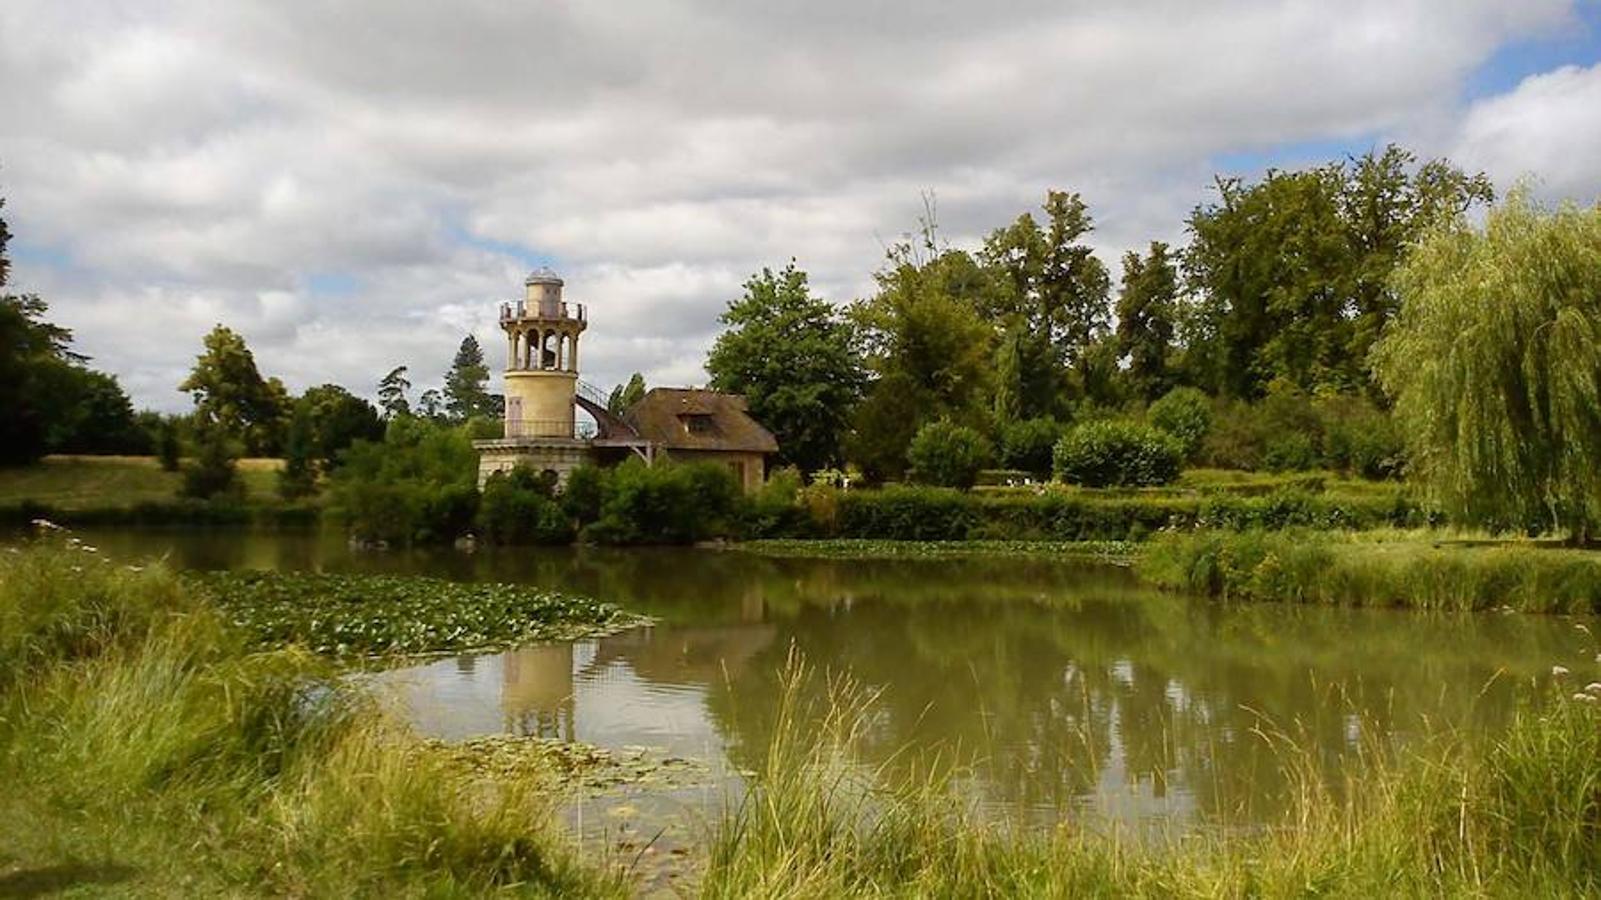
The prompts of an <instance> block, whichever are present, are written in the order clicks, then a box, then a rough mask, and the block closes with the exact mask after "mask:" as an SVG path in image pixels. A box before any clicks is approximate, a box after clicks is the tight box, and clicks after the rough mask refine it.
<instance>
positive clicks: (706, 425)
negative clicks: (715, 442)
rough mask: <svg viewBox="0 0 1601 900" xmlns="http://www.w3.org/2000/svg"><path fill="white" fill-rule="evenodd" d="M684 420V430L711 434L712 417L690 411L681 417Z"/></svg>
mask: <svg viewBox="0 0 1601 900" xmlns="http://www.w3.org/2000/svg"><path fill="white" fill-rule="evenodd" d="M681 418H682V419H683V420H684V430H685V431H687V432H689V433H690V434H711V433H712V432H713V431H715V430H716V429H714V428H713V427H712V417H711V416H709V415H705V414H702V413H691V414H688V415H685V416H682V417H681Z"/></svg>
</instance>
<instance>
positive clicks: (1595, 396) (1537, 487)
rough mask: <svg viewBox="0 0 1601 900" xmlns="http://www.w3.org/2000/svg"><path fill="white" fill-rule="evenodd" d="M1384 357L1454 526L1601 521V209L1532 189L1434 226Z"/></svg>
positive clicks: (1580, 534)
mask: <svg viewBox="0 0 1601 900" xmlns="http://www.w3.org/2000/svg"><path fill="white" fill-rule="evenodd" d="M1395 285H1396V288H1397V291H1398V293H1399V294H1400V296H1401V298H1402V309H1401V314H1400V317H1399V318H1398V319H1397V320H1396V321H1394V322H1393V323H1391V327H1390V328H1389V329H1388V330H1387V331H1386V334H1385V337H1384V339H1383V340H1382V341H1381V342H1380V343H1379V345H1378V346H1377V347H1376V348H1375V350H1374V354H1373V365H1374V371H1375V373H1376V374H1377V375H1378V378H1379V380H1380V383H1381V384H1382V385H1383V387H1384V389H1385V391H1386V392H1388V393H1389V395H1390V396H1391V397H1392V398H1393V399H1394V401H1395V411H1396V418H1397V421H1398V422H1399V423H1400V424H1401V427H1402V429H1403V430H1404V432H1405V433H1406V435H1407V442H1408V445H1409V449H1410V451H1411V454H1412V457H1411V458H1412V467H1413V470H1414V472H1415V474H1416V475H1417V476H1419V477H1420V478H1421V479H1422V480H1423V481H1424V482H1425V483H1426V484H1427V485H1428V487H1429V489H1430V491H1431V492H1432V493H1433V495H1434V497H1435V499H1436V500H1438V501H1439V502H1440V503H1441V504H1442V505H1443V506H1444V507H1445V509H1446V511H1447V512H1448V513H1449V514H1451V515H1452V516H1453V518H1454V520H1455V521H1457V522H1460V523H1462V524H1467V525H1483V526H1488V527H1491V528H1496V529H1500V528H1507V527H1524V526H1534V525H1548V526H1549V527H1550V528H1551V529H1552V530H1553V531H1557V532H1560V531H1566V532H1567V534H1568V535H1569V536H1570V538H1572V539H1574V540H1576V541H1580V542H1587V541H1589V540H1590V539H1592V538H1593V537H1595V536H1596V535H1597V534H1598V531H1601V530H1598V528H1597V525H1598V523H1601V207H1597V208H1593V209H1579V208H1576V207H1572V206H1566V207H1563V208H1561V209H1559V210H1556V211H1550V210H1546V209H1542V208H1540V207H1538V206H1536V205H1535V204H1534V203H1533V202H1532V201H1530V200H1529V198H1528V197H1527V195H1526V194H1524V193H1522V192H1517V193H1514V194H1513V195H1512V196H1511V197H1509V198H1508V199H1507V201H1506V202H1505V203H1504V204H1503V205H1501V206H1500V207H1498V208H1496V209H1494V210H1492V211H1491V212H1490V214H1489V216H1488V218H1487V220H1486V222H1485V224H1484V227H1483V228H1482V229H1476V228H1473V227H1471V226H1469V225H1468V224H1467V223H1465V222H1463V221H1457V222H1454V223H1451V224H1448V225H1446V226H1443V227H1442V228H1440V229H1438V230H1436V231H1434V232H1433V233H1431V234H1430V235H1429V236H1428V237H1427V238H1425V239H1424V240H1423V241H1422V242H1421V243H1420V245H1419V246H1418V247H1416V248H1415V249H1414V250H1413V252H1412V254H1411V255H1410V257H1409V258H1408V260H1407V262H1405V263H1404V264H1403V265H1402V266H1401V267H1400V268H1399V270H1398V271H1397V273H1396V282H1395Z"/></svg>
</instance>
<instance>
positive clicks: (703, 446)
mask: <svg viewBox="0 0 1601 900" xmlns="http://www.w3.org/2000/svg"><path fill="white" fill-rule="evenodd" d="M623 418H624V419H625V420H627V422H628V424H629V425H632V426H633V427H634V430H635V431H637V432H639V436H640V437H642V438H644V439H646V440H648V441H650V442H651V443H653V444H657V445H659V446H662V447H666V448H667V449H668V450H729V451H742V452H749V453H776V452H778V440H777V439H776V438H774V437H773V433H772V432H770V431H768V430H767V429H766V428H763V427H762V424H761V423H760V422H758V421H756V420H755V419H753V418H751V415H750V412H749V411H748V409H747V407H746V406H745V398H744V397H741V396H740V395H738V394H725V393H723V392H722V391H706V390H696V389H693V388H651V389H650V391H648V392H647V393H646V394H645V396H644V397H642V398H640V400H639V402H637V403H635V404H634V405H633V406H630V407H629V408H628V410H627V411H626V412H624V413H623Z"/></svg>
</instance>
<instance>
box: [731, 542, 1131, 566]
mask: <svg viewBox="0 0 1601 900" xmlns="http://www.w3.org/2000/svg"><path fill="white" fill-rule="evenodd" d="M732 546H733V547H734V548H735V549H738V550H741V551H743V552H746V553H756V554H760V555H762V556H774V557H798V558H810V559H973V558H995V557H1001V558H1017V559H1083V560H1090V561H1094V562H1107V563H1115V564H1119V565H1124V564H1127V563H1128V562H1130V561H1131V560H1133V558H1134V557H1135V555H1136V554H1137V552H1138V545H1136V544H1132V543H1129V542H1128V541H874V540H857V539H853V538H833V539H821V540H792V539H791V540H786V539H770V540H758V541H744V542H741V543H738V544H734V545H732Z"/></svg>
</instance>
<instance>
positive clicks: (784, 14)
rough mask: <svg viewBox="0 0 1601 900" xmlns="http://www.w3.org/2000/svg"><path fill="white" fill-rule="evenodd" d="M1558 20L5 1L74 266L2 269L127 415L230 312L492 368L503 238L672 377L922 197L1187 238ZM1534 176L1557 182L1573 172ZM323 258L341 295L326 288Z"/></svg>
mask: <svg viewBox="0 0 1601 900" xmlns="http://www.w3.org/2000/svg"><path fill="white" fill-rule="evenodd" d="M1570 14H1571V13H1570V4H1569V3H1568V2H1567V0H1532V2H1526V3H1520V4H1505V3H1500V2H1494V0H1469V2H1452V3H1447V2H1443V0H1434V2H1426V0H1398V2H1396V0H1390V2H1380V0H1363V2H1357V3H1353V4H1343V5H1340V6H1338V7H1336V6H1334V5H1325V4H1264V3H1258V2H1248V0H1234V2H1228V3H1223V4H1206V5H1204V6H1203V5H1200V4H1194V3H1190V2H1179V0H1152V2H1143V3H1128V4H1089V3H1067V4H1064V3H1060V2H1050V3H1045V2H1030V3H1020V4H1010V5H1008V6H1007V8H1006V9H1005V10H999V9H995V8H991V7H981V6H978V5H975V4H954V3H910V2H880V0H874V2H861V0H827V2H818V3H811V4H777V5H773V4H751V3H741V2H733V0H704V2H691V0H641V2H637V3H627V4H609V3H573V4H506V3H499V2H489V0H468V2H463V3H452V4H438V3H433V2H421V0H384V2H379V0H368V2H352V3H342V4H334V5H331V6H330V5H329V4H325V3H313V2H309V0H256V2H234V3H226V4H220V3H214V2H208V0H171V2H166V3H161V4H156V5H152V6H150V7H146V8H135V7H123V6H116V5H109V4H99V3H89V2H70V0H69V2H59V0H57V2H52V0H21V2H12V3H8V4H6V5H5V7H4V8H0V163H3V164H4V166H5V168H4V169H0V191H3V192H4V193H5V195H6V196H7V197H8V198H9V200H10V203H9V205H8V208H7V214H8V218H10V220H11V222H12V226H13V230H14V231H16V232H17V233H18V234H19V235H21V236H22V239H24V240H30V241H34V242H36V243H39V244H48V245H51V246H58V247H60V248H62V250H63V252H65V254H66V255H67V256H68V258H69V259H70V260H72V263H71V265H70V266H68V267H65V268H63V267H59V266H53V265H47V264H44V263H38V262H27V261H19V263H18V266H17V277H18V280H19V282H22V283H24V284H28V283H31V284H33V285H35V286H38V287H39V288H40V289H41V291H43V292H45V293H47V294H48V295H49V296H50V299H51V300H52V301H53V302H54V303H55V308H56V309H58V310H60V311H61V313H62V315H63V317H64V319H66V320H68V324H71V325H74V326H75V327H77V328H78V330H79V334H80V338H81V341H82V343H83V344H84V346H85V347H86V349H88V350H89V352H91V353H94V354H95V355H96V357H97V361H98V362H99V363H101V364H103V365H105V366H107V367H109V368H110V369H112V370H113V371H116V372H118V373H120V374H122V375H123V376H124V378H125V380H126V381H127V383H128V384H129V386H130V387H131V389H132V390H133V391H134V393H135V396H136V399H137V400H138V401H140V402H143V403H154V404H159V405H162V406H165V407H169V408H171V407H176V406H178V405H180V404H181V402H182V398H181V397H177V396H176V394H175V392H174V391H173V385H175V384H176V382H177V381H178V380H179V379H181V377H182V373H183V370H184V369H185V368H187V366H188V364H189V363H190V361H191V359H192V357H193V355H194V353H195V352H196V351H197V350H198V343H199V336H200V335H201V334H202V333H203V332H204V331H205V329H206V328H209V327H210V325H211V324H213V323H214V322H215V321H219V320H220V321H227V322H229V323H230V324H234V325H236V326H237V327H238V328H239V330H241V331H242V332H244V333H245V335H246V337H247V339H249V340H250V341H251V344H252V346H253V347H254V348H255V349H256V351H257V355H258V357H259V358H260V360H261V364H262V366H263V367H264V368H265V369H266V370H268V371H270V372H275V373H278V374H282V375H284V376H285V380H286V381H287V382H289V383H290V384H291V386H294V387H304V386H306V385H307V384H311V383H317V382H320V381H327V380H337V381H342V382H346V383H348V384H350V386H352V387H353V388H356V389H358V390H367V391H370V390H371V385H372V383H373V382H374V381H375V380H376V378H377V377H378V376H379V375H381V374H382V373H383V372H384V371H386V370H387V369H388V368H389V367H390V366H393V365H396V364H401V363H409V364H411V365H412V366H413V367H414V369H413V375H414V380H415V381H417V382H418V383H419V385H425V384H429V383H432V382H434V381H435V380H437V378H438V377H439V373H440V372H441V371H442V369H443V367H444V365H445V364H446V363H447V362H448V360H449V357H450V354H451V352H452V351H453V350H454V347H455V344H456V342H457V341H458V340H459V339H460V336H461V334H463V333H465V332H468V331H471V332H472V333H474V334H477V335H478V337H479V339H480V340H481V341H482V342H484V344H485V347H486V350H487V352H488V354H489V358H490V360H491V362H493V361H495V360H496V359H497V358H498V357H497V351H498V348H499V346H500V344H499V336H498V334H497V331H496V327H495V323H494V322H493V320H492V315H493V303H494V302H495V301H496V300H499V299H504V298H507V297H509V296H512V295H514V294H515V293H516V292H517V291H518V290H519V288H520V280H521V279H520V275H521V270H522V269H523V268H525V266H526V264H527V259H526V258H525V257H523V256H519V255H515V254H507V253H502V252H499V251H497V250H494V249H486V248H494V247H498V246H502V245H507V246H510V247H521V248H526V250H527V254H528V256H530V257H534V258H541V259H543V258H549V259H553V260H554V261H556V262H557V264H558V265H559V266H560V267H561V268H562V269H563V271H564V274H565V275H566V276H567V278H568V285H569V288H568V290H569V292H570V293H571V294H572V295H573V297H574V299H579V300H583V301H586V302H589V303H591V304H592V308H593V310H594V313H593V319H592V323H593V324H592V326H591V329H590V335H589V337H588V338H587V340H588V341H589V344H588V346H587V347H586V352H585V354H584V362H585V369H586V375H585V377H586V378H587V379H589V380H591V381H594V382H596V383H598V384H602V385H609V384H611V383H614V382H615V381H618V380H620V379H622V378H624V377H626V375H627V374H628V372H630V371H632V370H634V369H640V370H643V371H645V372H646V374H647V377H649V378H650V379H651V380H652V382H653V383H663V382H666V381H677V380H682V381H698V380H700V378H701V377H702V376H701V373H700V372H699V364H700V360H701V358H702V355H701V354H702V353H703V352H704V349H705V347H706V346H707V345H708V344H709V342H710V340H711V339H712V336H713V334H714V333H715V329H716V317H717V314H718V313H719V312H720V311H721V309H722V306H723V304H724V303H725V302H726V301H727V300H729V299H732V298H733V297H734V296H736V295H737V294H738V292H739V286H740V284H741V283H742V282H743V280H744V279H745V278H746V277H747V276H748V275H749V274H750V273H751V272H753V271H755V270H757V269H759V268H760V267H762V266H764V265H771V266H779V265H782V264H784V263H785V262H786V261H787V260H788V259H789V258H790V257H791V256H794V257H797V258H798V259H799V261H800V263H801V265H802V266H803V267H806V268H807V269H808V270H809V271H810V272H811V273H812V275H813V282H814V285H815V286H816V288H817V289H818V290H819V291H820V292H821V293H823V294H824V295H825V296H828V297H829V298H830V299H834V300H838V301H845V300H849V299H852V298H854V297H856V296H860V295H862V294H863V293H865V292H866V291H867V290H870V288H871V273H872V271H873V269H874V268H875V267H876V266H877V265H879V263H880V262H881V260H882V247H883V244H884V243H886V242H888V241H892V240H894V239H895V237H896V236H897V235H898V234H899V233H900V232H902V231H905V230H907V229H909V228H911V227H913V226H914V225H915V222H916V217H917V216H918V214H919V213H920V212H921V203H920V199H919V198H920V195H921V193H922V192H923V191H925V190H930V189H932V190H934V191H935V192H936V193H937V194H938V196H939V200H940V221H941V225H942V229H943V231H944V233H945V234H946V235H947V237H949V238H950V239H951V240H952V241H954V242H956V243H959V244H961V243H971V242H973V241H976V240H977V239H978V238H979V237H980V236H981V235H982V234H983V233H984V231H985V230H986V229H988V228H990V227H994V226H997V225H1000V224H1002V223H1004V222H1006V221H1009V220H1010V219H1012V218H1013V217H1015V216H1016V215H1017V214H1018V213H1020V212H1022V211H1024V210H1027V209H1033V208H1035V207H1037V205H1038V203H1039V200H1040V198H1041V196H1042V194H1043V191H1044V189H1045V188H1046V187H1051V186H1056V187H1065V188H1068V189H1073V190H1079V191H1082V192H1083V193H1084V195H1085V197H1086V199H1087V200H1088V201H1089V202H1090V203H1091V205H1092V210H1093V212H1094V214H1095V216H1096V218H1097V221H1098V223H1099V225H1100V230H1099V231H1098V233H1097V235H1096V239H1095V241H1096V246H1097V248H1098V249H1100V250H1101V251H1102V253H1103V254H1104V256H1105V257H1106V259H1107V262H1108V263H1109V264H1112V265H1114V266H1115V265H1116V257H1117V256H1118V255H1119V254H1120V252H1121V250H1123V249H1126V248H1133V247H1138V246H1143V244H1144V243H1145V242H1146V241H1147V240H1150V239H1152V238H1163V239H1169V240H1172V239H1175V238H1177V237H1178V236H1179V235H1180V233H1181V229H1182V220H1183V216H1184V214H1185V213H1186V212H1187V211H1188V209H1189V208H1190V207H1191V206H1193V205H1194V204H1195V203H1196V202H1199V201H1201V200H1203V199H1204V198H1205V197H1206V189H1207V186H1208V184H1209V175H1210V171H1211V170H1210V167H1209V165H1208V162H1207V160H1208V157H1210V156H1212V155H1215V154H1217V153H1220V152H1225V151H1232V150H1240V149H1256V148H1267V147H1272V146H1275V145H1277V144H1282V143H1284V142H1291V141H1304V140H1314V139H1328V138H1331V137H1334V138H1337V137H1349V136H1353V135H1366V134H1376V133H1377V134H1383V133H1393V132H1397V131H1401V130H1404V129H1406V128H1407V127H1409V125H1410V124H1411V123H1415V122H1420V121H1434V122H1440V123H1444V124H1442V125H1441V126H1440V127H1439V128H1438V129H1437V132H1438V134H1437V137H1438V140H1439V141H1441V142H1444V143H1445V144H1446V145H1449V146H1457V144H1456V143H1452V142H1453V141H1457V137H1456V134H1457V133H1456V131H1455V129H1456V126H1457V122H1458V119H1459V116H1460V114H1461V111H1460V110H1458V109H1457V107H1456V104H1455V92H1456V89H1457V85H1458V84H1459V83H1460V81H1461V79H1462V78H1463V77H1464V75H1465V74H1466V73H1468V72H1469V71H1471V70H1472V69H1473V67H1475V66H1476V65H1478V64H1480V63H1481V62H1482V61H1483V60H1484V59H1485V58H1486V57H1487V56H1488V55H1489V54H1490V53H1491V52H1492V51H1493V50H1494V49H1495V48H1496V47H1497V46H1499V45H1501V44H1503V43H1505V42H1506V41H1508V40H1512V39H1517V38H1524V37H1529V36H1534V35H1538V34H1541V33H1545V32H1547V31H1549V30H1550V29H1553V28H1561V27H1563V26H1564V25H1565V24H1567V23H1568V22H1569V17H1570ZM1557 87H1563V89H1562V90H1557ZM1575 90H1577V88H1571V87H1567V86H1548V87H1547V88H1546V89H1543V90H1540V91H1536V90H1535V88H1534V87H1530V88H1529V89H1528V91H1527V92H1525V91H1524V90H1523V89H1521V88H1520V90H1519V91H1518V92H1517V94H1516V95H1514V96H1511V97H1508V98H1505V99H1506V102H1507V104H1509V105H1507V106H1504V107H1493V106H1488V105H1483V104H1481V105H1479V106H1475V107H1474V108H1473V109H1472V110H1471V111H1469V113H1468V117H1467V119H1466V120H1464V121H1465V124H1464V125H1463V128H1464V131H1463V132H1462V135H1461V138H1460V146H1461V147H1462V148H1463V152H1464V154H1472V155H1475V158H1478V159H1484V160H1486V162H1485V163H1484V164H1485V165H1488V166H1491V167H1492V169H1493V170H1494V171H1496V172H1497V173H1498V174H1499V173H1500V172H1501V171H1502V170H1504V169H1509V168H1514V167H1516V166H1518V165H1519V162H1518V161H1519V160H1533V161H1535V162H1536V163H1541V164H1543V162H1544V160H1543V158H1542V157H1541V156H1540V155H1539V148H1538V147H1527V146H1521V145H1518V144H1516V142H1511V141H1508V140H1507V139H1505V138H1504V137H1501V138H1498V137H1496V135H1497V134H1498V133H1499V132H1498V131H1497V129H1498V127H1499V126H1498V125H1497V124H1496V123H1497V122H1499V121H1503V120H1505V118H1506V117H1507V116H1509V115H1513V114H1514V112H1513V111H1515V110H1533V111H1532V112H1528V113H1527V114H1528V115H1541V116H1559V115H1564V116H1566V117H1567V118H1568V119H1572V118H1573V117H1574V116H1579V117H1581V118H1582V114H1583V111H1582V109H1580V108H1579V107H1577V106H1575V105H1574V104H1573V103H1572V102H1571V101H1564V100H1561V99H1559V98H1558V97H1557V95H1559V94H1560V95H1561V96H1562V97H1570V96H1588V95H1582V92H1581V93H1577V94H1575V93H1572V91H1575ZM1517 95H1523V96H1522V97H1521V98H1520V97H1519V96H1517ZM1536 95H1538V96H1536ZM1564 104H1566V105H1564ZM1563 109H1567V110H1568V112H1567V113H1561V112H1560V110H1563ZM1517 114H1519V115H1521V114H1523V113H1521V112H1520V113H1517ZM1591 121H1593V119H1592V120H1591ZM1557 162H1558V163H1560V162H1561V160H1558V161H1557ZM1553 171H1554V172H1556V173H1558V177H1560V178H1561V179H1562V184H1563V186H1564V187H1563V188H1562V189H1564V190H1567V189H1574V190H1579V189H1582V188H1583V186H1584V185H1585V184H1586V183H1587V180H1589V181H1590V183H1593V179H1594V178H1595V177H1596V175H1595V173H1592V172H1587V171H1579V170H1574V171H1572V172H1569V170H1568V169H1564V168H1563V167H1562V166H1561V165H1555V167H1554V168H1553ZM1562 173H1566V174H1562ZM1570 186H1576V187H1570ZM463 233H465V234H466V235H467V236H468V237H469V238H470V240H467V241H463V239H462V234H463ZM317 274H343V275H348V276H351V277H353V278H354V280H355V284H356V288H355V290H354V291H353V292H352V293H350V294H348V295H337V296H330V295H324V294H318V293H316V292H314V291H312V290H311V282H312V278H311V276H313V275H317Z"/></svg>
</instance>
